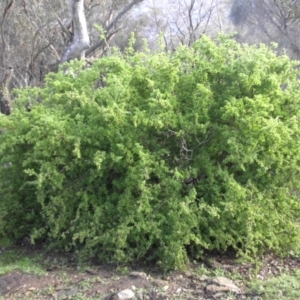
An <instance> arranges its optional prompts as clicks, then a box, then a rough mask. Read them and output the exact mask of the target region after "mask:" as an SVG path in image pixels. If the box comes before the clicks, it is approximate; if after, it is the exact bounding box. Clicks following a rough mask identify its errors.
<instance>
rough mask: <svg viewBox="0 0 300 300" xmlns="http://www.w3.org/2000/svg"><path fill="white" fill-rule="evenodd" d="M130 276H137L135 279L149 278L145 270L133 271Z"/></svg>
mask: <svg viewBox="0 0 300 300" xmlns="http://www.w3.org/2000/svg"><path fill="white" fill-rule="evenodd" d="M129 277H132V278H135V279H137V278H140V279H146V280H147V279H148V276H147V274H146V273H144V272H131V273H130V274H129Z"/></svg>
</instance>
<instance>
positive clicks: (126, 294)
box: [118, 289, 134, 300]
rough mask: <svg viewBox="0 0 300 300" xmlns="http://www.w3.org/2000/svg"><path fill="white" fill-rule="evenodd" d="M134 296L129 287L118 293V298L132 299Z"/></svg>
mask: <svg viewBox="0 0 300 300" xmlns="http://www.w3.org/2000/svg"><path fill="white" fill-rule="evenodd" d="M132 298H134V292H133V291H132V290H131V289H125V290H123V291H121V292H119V293H118V299H120V300H121V299H124V300H126V299H132Z"/></svg>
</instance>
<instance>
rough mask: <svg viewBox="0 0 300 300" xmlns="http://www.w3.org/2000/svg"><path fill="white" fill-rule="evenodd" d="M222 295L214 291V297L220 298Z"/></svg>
mask: <svg viewBox="0 0 300 300" xmlns="http://www.w3.org/2000/svg"><path fill="white" fill-rule="evenodd" d="M223 296H224V293H216V294H214V298H222V297H223Z"/></svg>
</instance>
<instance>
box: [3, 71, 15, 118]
mask: <svg viewBox="0 0 300 300" xmlns="http://www.w3.org/2000/svg"><path fill="white" fill-rule="evenodd" d="M12 73H13V68H11V67H10V68H9V69H8V70H6V72H5V74H4V77H3V80H2V82H1V84H0V113H2V114H5V115H10V114H11V112H12V101H11V96H10V91H9V83H10V81H11V77H12Z"/></svg>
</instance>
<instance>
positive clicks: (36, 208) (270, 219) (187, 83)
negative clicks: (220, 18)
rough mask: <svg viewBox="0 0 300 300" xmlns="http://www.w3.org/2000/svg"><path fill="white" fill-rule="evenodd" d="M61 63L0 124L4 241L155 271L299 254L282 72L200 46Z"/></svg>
mask: <svg viewBox="0 0 300 300" xmlns="http://www.w3.org/2000/svg"><path fill="white" fill-rule="evenodd" d="M66 66H67V69H66ZM66 66H63V68H62V69H61V70H60V71H59V72H58V73H56V74H50V75H49V76H48V77H47V80H46V83H45V86H44V87H43V88H33V89H23V90H19V91H18V97H17V99H16V101H15V107H14V112H13V113H12V114H11V115H10V116H0V128H2V134H1V135H0V157H1V166H3V165H5V166H4V167H1V168H0V178H1V180H0V194H1V195H0V197H1V202H0V236H1V237H2V238H5V237H10V238H13V239H19V238H22V237H24V236H30V237H31V239H32V241H39V240H41V241H47V243H49V244H50V245H51V246H53V247H57V248H64V249H67V250H75V251H77V252H78V253H79V254H81V255H82V257H86V258H88V257H91V256H95V255H96V256H98V257H99V258H100V259H102V260H105V261H114V262H129V261H135V260H142V259H143V260H148V261H150V260H154V261H156V262H157V263H159V264H161V265H162V266H163V267H165V268H176V267H182V266H184V265H185V264H186V262H187V261H188V257H189V256H190V257H193V258H198V257H200V256H201V254H202V251H203V250H204V249H208V250H215V249H217V250H226V249H229V248H231V249H234V250H236V251H237V253H238V254H243V255H255V254H257V253H258V252H260V251H264V250H265V249H270V250H274V251H276V252H280V253H282V252H284V251H289V250H291V249H293V250H296V251H298V250H299V249H298V247H299V246H298V245H299V237H300V232H299V216H300V202H299V193H298V182H299V178H298V176H299V161H300V152H299V151H300V150H299V149H300V147H299V146H300V145H299V144H300V139H299V134H300V129H299V128H300V127H299V116H300V115H299V104H300V88H299V87H300V85H299V81H298V80H297V76H299V74H298V70H297V68H296V64H295V63H294V62H292V61H290V60H289V59H288V58H287V57H285V56H281V57H277V56H276V55H275V54H274V52H273V51H272V50H271V49H269V48H267V47H266V46H263V45H262V46H260V47H254V46H252V47H250V46H247V45H239V44H237V43H236V42H235V41H234V40H232V39H230V38H227V37H219V38H218V39H217V40H216V41H212V40H210V39H209V38H207V37H205V36H203V37H202V38H201V39H200V40H199V41H197V42H196V43H195V44H194V45H193V46H192V47H190V48H188V47H180V48H178V49H177V51H176V52H175V53H173V54H169V53H164V52H163V51H162V52H157V53H155V54H145V53H133V51H132V49H131V48H128V49H127V51H126V54H120V53H118V52H115V53H114V54H113V55H111V56H110V57H106V58H103V59H100V60H97V61H95V62H94V63H93V65H92V66H89V67H86V66H85V65H84V63H83V62H78V61H77V62H71V63H69V64H67V65H66ZM28 102H30V103H31V111H30V112H28V111H27V110H26V109H25V108H24V107H25V106H26V105H25V104H26V103H28Z"/></svg>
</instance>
